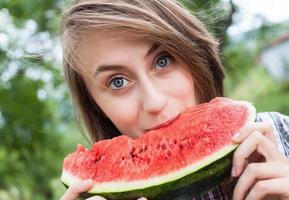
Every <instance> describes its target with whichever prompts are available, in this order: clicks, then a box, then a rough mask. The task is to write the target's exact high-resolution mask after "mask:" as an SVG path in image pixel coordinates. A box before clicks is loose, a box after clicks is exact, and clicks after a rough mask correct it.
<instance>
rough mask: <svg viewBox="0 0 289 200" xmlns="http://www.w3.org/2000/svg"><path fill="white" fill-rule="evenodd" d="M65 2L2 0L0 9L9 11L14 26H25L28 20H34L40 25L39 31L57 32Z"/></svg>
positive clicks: (52, 0) (60, 0)
mask: <svg viewBox="0 0 289 200" xmlns="http://www.w3.org/2000/svg"><path fill="white" fill-rule="evenodd" d="M64 2H65V1H63V0H36V1H21V0H1V1H0V8H6V9H8V10H9V12H10V14H11V16H12V17H13V19H14V20H13V22H14V24H15V25H16V26H18V27H21V26H23V24H25V23H26V21H27V20H28V19H32V20H34V21H36V23H37V24H38V28H39V30H38V31H47V30H49V31H51V32H55V31H56V30H57V28H58V25H57V23H58V16H59V14H60V12H61V8H62V7H63V4H64Z"/></svg>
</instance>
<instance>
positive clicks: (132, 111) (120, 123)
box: [95, 94, 138, 132]
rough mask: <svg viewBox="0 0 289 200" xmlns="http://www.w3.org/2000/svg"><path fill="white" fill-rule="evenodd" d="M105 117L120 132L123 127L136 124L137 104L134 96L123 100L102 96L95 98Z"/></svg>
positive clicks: (107, 95)
mask: <svg viewBox="0 0 289 200" xmlns="http://www.w3.org/2000/svg"><path fill="white" fill-rule="evenodd" d="M95 100H96V102H97V104H98V105H99V106H100V107H101V108H102V110H103V112H104V113H105V114H106V116H107V117H108V118H109V119H110V120H111V121H112V122H113V123H114V125H115V126H116V127H117V128H118V129H119V130H120V131H121V132H122V131H125V127H129V126H131V124H136V122H137V117H138V103H137V100H136V98H135V96H134V95H129V96H126V97H123V98H120V97H113V96H111V95H109V94H102V97H101V98H99V99H98V98H97V97H96V98H95Z"/></svg>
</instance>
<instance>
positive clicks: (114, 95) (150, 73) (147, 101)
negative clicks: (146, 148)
mask: <svg viewBox="0 0 289 200" xmlns="http://www.w3.org/2000/svg"><path fill="white" fill-rule="evenodd" d="M180 48H181V47H180ZM80 49H81V50H80V51H79V53H80V57H81V62H82V63H83V67H84V69H85V70H86V71H87V72H88V73H86V75H84V77H83V78H84V81H85V84H86V86H87V88H88V90H89V91H90V93H91V95H92V97H93V98H94V100H95V102H96V103H97V104H98V105H99V107H100V108H101V109H102V110H103V112H104V113H105V114H106V116H107V117H108V118H109V119H110V120H111V121H112V122H113V123H114V125H115V126H116V127H117V128H118V129H119V131H120V132H121V133H123V134H125V135H128V136H130V137H133V138H136V137H138V136H140V135H142V134H143V133H145V132H146V131H148V130H152V129H157V128H159V127H161V126H166V125H168V124H169V123H170V122H172V121H173V120H175V119H176V118H177V116H178V115H179V114H180V113H181V112H183V111H184V110H185V108H187V107H191V106H194V105H196V104H197V100H196V95H195V91H194V81H193V79H192V77H191V75H190V73H189V72H188V71H187V70H186V69H185V67H184V66H183V65H181V64H180V63H179V62H178V61H176V60H175V59H174V58H173V57H172V56H171V55H170V54H169V53H168V52H166V51H164V49H163V48H162V47H161V46H158V45H156V44H154V43H152V42H148V41H145V40H139V39H132V38H127V39H123V38H122V39H116V38H115V39H108V38H106V37H105V36H104V35H100V34H96V33H88V34H86V37H85V41H84V42H83V43H82V45H81V48H80Z"/></svg>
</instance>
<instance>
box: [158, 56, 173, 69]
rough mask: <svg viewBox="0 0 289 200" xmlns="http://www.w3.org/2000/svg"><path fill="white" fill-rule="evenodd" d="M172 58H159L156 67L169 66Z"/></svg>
mask: <svg viewBox="0 0 289 200" xmlns="http://www.w3.org/2000/svg"><path fill="white" fill-rule="evenodd" d="M171 62H172V57H171V56H169V55H163V56H160V57H159V58H158V59H157V61H156V67H159V68H165V67H166V66H167V65H169V64H171Z"/></svg>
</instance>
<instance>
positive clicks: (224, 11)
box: [180, 0, 238, 49]
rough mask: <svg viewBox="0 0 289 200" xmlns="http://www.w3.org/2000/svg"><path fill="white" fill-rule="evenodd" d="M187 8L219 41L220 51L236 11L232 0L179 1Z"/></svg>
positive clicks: (224, 43)
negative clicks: (225, 0)
mask: <svg viewBox="0 0 289 200" xmlns="http://www.w3.org/2000/svg"><path fill="white" fill-rule="evenodd" d="M180 2H181V3H182V4H183V5H185V6H186V7H187V8H189V9H190V10H191V11H192V13H193V14H194V15H196V16H197V17H198V18H199V19H200V20H201V21H202V22H203V23H204V24H205V25H206V27H207V28H208V29H209V30H210V32H211V33H213V34H214V36H215V37H216V38H217V39H218V40H219V42H220V49H224V47H225V45H226V40H227V29H228V28H229V27H230V26H231V25H232V23H233V15H234V14H235V13H236V12H237V11H238V9H237V6H236V5H235V4H234V3H233V1H232V0H229V1H228V2H224V1H221V0H206V1H204V0H180Z"/></svg>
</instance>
